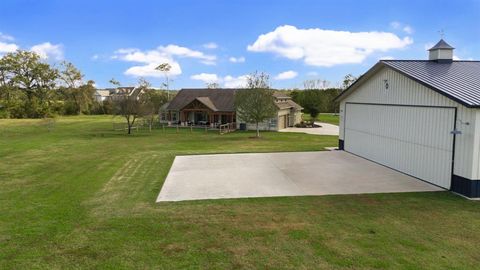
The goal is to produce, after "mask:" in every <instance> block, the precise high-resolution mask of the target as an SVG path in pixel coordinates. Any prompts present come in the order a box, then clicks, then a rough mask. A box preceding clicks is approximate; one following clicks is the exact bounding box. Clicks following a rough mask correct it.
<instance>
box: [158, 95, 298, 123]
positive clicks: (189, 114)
mask: <svg viewBox="0 0 480 270" xmlns="http://www.w3.org/2000/svg"><path fill="white" fill-rule="evenodd" d="M236 91H246V90H245V89H182V90H180V91H179V92H178V94H177V95H176V96H175V97H174V98H173V100H172V101H171V102H170V103H168V104H165V105H164V106H162V108H161V109H160V121H161V122H163V123H169V124H180V125H207V126H210V127H216V126H218V125H220V124H226V123H236V125H237V128H240V126H242V127H246V128H247V129H255V127H254V126H253V125H250V124H248V123H242V121H241V120H240V119H237V113H236V111H235V92H236ZM275 99H276V101H275V105H277V107H278V111H277V114H276V116H275V117H273V118H272V119H269V120H268V121H266V122H264V123H262V124H261V125H260V127H261V129H262V130H279V129H283V128H286V127H289V126H293V125H295V124H296V123H299V122H300V121H301V110H302V107H301V106H299V105H298V104H296V103H295V102H293V100H291V98H290V97H288V96H285V95H281V94H276V95H275ZM241 124H244V125H241Z"/></svg>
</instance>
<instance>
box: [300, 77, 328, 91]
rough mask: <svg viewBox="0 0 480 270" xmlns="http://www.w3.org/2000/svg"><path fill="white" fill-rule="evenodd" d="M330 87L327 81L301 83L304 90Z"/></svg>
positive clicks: (318, 80)
mask: <svg viewBox="0 0 480 270" xmlns="http://www.w3.org/2000/svg"><path fill="white" fill-rule="evenodd" d="M329 86H330V82H329V81H327V80H321V79H317V80H306V81H304V82H303V88H304V89H327V88H328V87H329Z"/></svg>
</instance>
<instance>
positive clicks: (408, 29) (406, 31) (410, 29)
mask: <svg viewBox="0 0 480 270" xmlns="http://www.w3.org/2000/svg"><path fill="white" fill-rule="evenodd" d="M402 30H403V32H405V33H407V34H409V35H411V34H413V28H412V27H411V26H409V25H406V26H404V27H403V28H402Z"/></svg>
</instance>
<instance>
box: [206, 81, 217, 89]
mask: <svg viewBox="0 0 480 270" xmlns="http://www.w3.org/2000/svg"><path fill="white" fill-rule="evenodd" d="M206 86H207V88H208V89H216V88H220V84H218V83H217V82H209V83H206Z"/></svg>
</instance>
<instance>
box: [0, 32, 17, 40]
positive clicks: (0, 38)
mask: <svg viewBox="0 0 480 270" xmlns="http://www.w3.org/2000/svg"><path fill="white" fill-rule="evenodd" d="M0 40H4V41H14V40H15V38H14V37H12V36H10V35H7V34H4V33H2V32H0Z"/></svg>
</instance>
